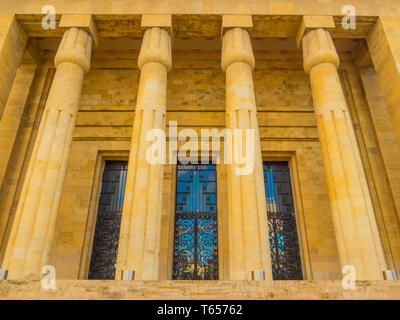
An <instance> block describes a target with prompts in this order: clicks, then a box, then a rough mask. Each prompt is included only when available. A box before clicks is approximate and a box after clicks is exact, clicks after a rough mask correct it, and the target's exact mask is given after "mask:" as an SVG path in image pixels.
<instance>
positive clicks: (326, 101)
mask: <svg viewBox="0 0 400 320" xmlns="http://www.w3.org/2000/svg"><path fill="white" fill-rule="evenodd" d="M302 45H303V55H304V70H305V72H306V73H307V74H309V75H310V80H311V89H312V95H313V101H314V108H315V114H316V117H317V125H318V132H319V138H320V143H321V148H322V154H323V160H324V166H325V173H326V179H327V184H328V191H329V198H330V203H331V210H332V218H333V222H334V228H335V234H336V240H337V246H338V251H339V259H340V263H341V265H342V266H344V265H352V266H354V267H355V270H356V278H357V280H378V279H383V271H384V270H385V269H386V262H385V258H384V254H383V249H382V244H381V241H380V237H379V233H378V228H377V225H376V221H375V215H374V210H373V207H372V202H371V199H370V194H369V190H368V186H367V182H366V177H365V174H364V171H363V168H362V163H361V157H360V152H359V149H358V146H357V142H356V139H355V133H354V129H353V126H352V123H351V119H350V116H349V113H348V111H347V105H346V101H345V97H344V94H343V90H342V86H341V84H340V80H339V76H338V72H337V68H338V66H339V57H338V55H337V52H336V49H335V46H334V44H333V41H332V38H331V35H330V33H329V32H328V31H327V30H325V29H312V30H310V31H308V33H306V35H305V36H304V37H303V40H302Z"/></svg>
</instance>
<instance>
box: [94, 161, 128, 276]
mask: <svg viewBox="0 0 400 320" xmlns="http://www.w3.org/2000/svg"><path fill="white" fill-rule="evenodd" d="M127 168H128V162H127V161H106V163H105V167H104V173H103V180H102V187H101V195H100V200H99V209H98V211H97V220H96V228H95V232H94V239H93V249H92V257H91V261H90V269H89V279H106V280H113V279H115V263H116V261H117V253H118V240H119V231H120V225H121V214H122V205H123V202H124V192H125V181H126V172H127Z"/></svg>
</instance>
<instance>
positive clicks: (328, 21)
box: [296, 16, 335, 47]
mask: <svg viewBox="0 0 400 320" xmlns="http://www.w3.org/2000/svg"><path fill="white" fill-rule="evenodd" d="M318 28H324V29H334V28H335V21H334V20H333V16H303V18H302V19H301V22H300V26H299V28H298V29H297V36H296V43H297V47H300V45H301V40H302V39H303V37H304V35H305V34H306V33H307V31H309V30H312V29H318Z"/></svg>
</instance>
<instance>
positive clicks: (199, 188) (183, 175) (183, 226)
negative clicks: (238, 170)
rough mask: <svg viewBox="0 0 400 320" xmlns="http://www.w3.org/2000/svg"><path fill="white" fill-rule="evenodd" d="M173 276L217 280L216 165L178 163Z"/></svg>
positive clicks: (176, 278) (175, 277) (180, 278)
mask: <svg viewBox="0 0 400 320" xmlns="http://www.w3.org/2000/svg"><path fill="white" fill-rule="evenodd" d="M173 279H174V280H218V236H217V173H216V166H215V165H203V164H201V165H200V164H188V165H183V164H178V165H177V177H176V199H175V237H174V258H173Z"/></svg>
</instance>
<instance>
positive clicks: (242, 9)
mask: <svg viewBox="0 0 400 320" xmlns="http://www.w3.org/2000/svg"><path fill="white" fill-rule="evenodd" d="M358 2H360V4H358ZM46 4H47V3H45V2H44V1H37V2H32V0H18V1H14V0H3V1H2V2H1V3H0V12H4V13H10V12H11V13H15V12H16V13H27V14H32V13H36V14H40V13H42V7H43V5H46ZM53 4H54V5H55V7H56V8H57V13H59V14H67V13H71V8H74V13H75V12H76V13H81V14H149V13H152V14H254V15H257V14H282V15H284V14H286V15H287V14H297V15H303V14H304V15H342V8H343V6H345V5H349V2H348V0H323V1H310V0H291V1H279V0H219V1H215V0H202V1H199V0H188V1H186V2H185V5H182V1H181V0H169V1H167V2H165V3H163V4H160V3H159V1H158V0H138V1H135V2H132V0H119V1H117V2H116V1H115V0H103V1H101V3H99V1H98V0H88V1H86V2H85V3H82V1H81V0H53ZM355 6H356V8H357V15H360V16H364V15H370V16H373V15H375V16H376V15H389V16H395V15H400V8H399V7H398V1H397V0H381V1H379V2H377V1H376V0H357V1H355Z"/></svg>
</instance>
